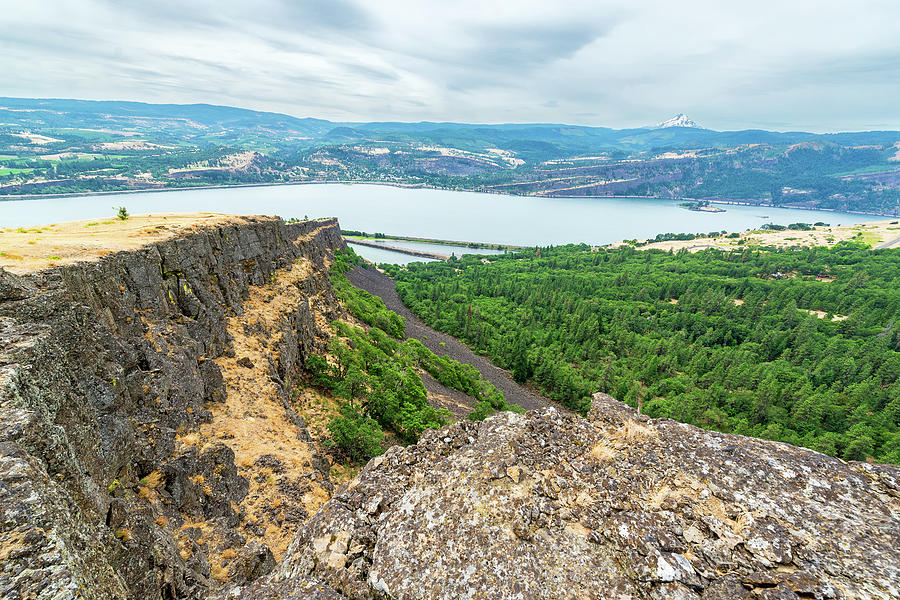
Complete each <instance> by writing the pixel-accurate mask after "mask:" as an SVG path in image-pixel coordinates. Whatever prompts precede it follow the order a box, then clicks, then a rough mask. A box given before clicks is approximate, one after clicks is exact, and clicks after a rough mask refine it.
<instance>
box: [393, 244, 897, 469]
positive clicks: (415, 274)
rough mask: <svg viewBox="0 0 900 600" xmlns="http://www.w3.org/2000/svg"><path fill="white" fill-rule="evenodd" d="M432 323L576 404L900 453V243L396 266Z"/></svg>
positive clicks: (404, 290)
mask: <svg viewBox="0 0 900 600" xmlns="http://www.w3.org/2000/svg"><path fill="white" fill-rule="evenodd" d="M392 275H393V276H394V277H395V278H396V279H397V281H398V284H397V289H398V292H399V294H400V296H401V298H402V299H403V300H404V302H405V303H406V304H407V305H408V306H410V308H411V309H412V310H413V311H415V312H416V313H417V314H419V315H420V316H421V317H422V318H423V319H424V320H425V321H426V322H428V323H429V324H430V325H431V326H433V327H435V328H437V329H440V330H443V331H446V332H448V333H451V334H453V335H456V336H459V337H460V338H462V339H464V340H465V341H466V342H467V343H469V344H470V345H471V346H472V347H473V348H475V349H476V350H477V351H481V352H484V353H486V354H487V355H489V356H490V358H491V359H492V360H493V361H494V362H495V363H496V364H498V365H500V366H502V367H504V368H507V369H510V370H511V371H512V372H513V374H514V376H515V378H516V379H517V380H518V381H526V380H528V381H531V382H533V383H534V384H535V385H537V386H538V387H539V388H540V389H541V390H542V391H543V392H544V393H545V394H546V395H548V396H549V397H551V398H553V399H555V400H558V401H560V402H562V403H564V404H566V405H567V406H569V407H572V408H574V409H577V410H580V411H582V412H584V411H585V410H586V409H587V407H588V403H589V395H590V394H591V393H593V392H597V391H604V392H607V393H610V394H612V395H614V396H616V397H617V398H619V399H622V400H624V401H626V402H628V403H629V404H632V405H634V406H637V405H639V404H640V405H641V407H642V410H643V411H644V412H645V413H647V414H649V415H652V416H654V417H671V418H674V419H678V420H680V421H684V422H688V423H693V424H697V425H700V426H703V427H706V428H710V429H716V430H720V431H725V432H734V433H740V434H745V435H751V436H756V437H762V438H766V439H773V440H781V441H786V442H790V443H793V444H797V445H802V446H807V447H810V448H813V449H816V450H819V451H822V452H825V453H828V454H832V455H835V456H840V457H842V458H845V459H854V460H865V459H867V458H874V459H876V460H879V461H887V462H894V463H900V431H898V422H900V382H898V376H900V352H898V350H900V287H898V286H897V284H896V282H897V281H898V280H900V252H898V251H893V250H884V251H877V252H873V251H871V250H869V249H868V248H867V247H866V246H863V245H859V244H848V243H844V244H840V245H838V246H836V247H834V248H832V249H825V248H811V249H794V250H782V251H762V250H759V249H747V250H743V251H735V252H731V253H724V252H721V251H718V250H706V251H703V252H699V253H696V254H690V253H687V252H679V253H675V254H672V253H666V252H663V251H638V250H635V249H633V248H629V247H624V248H618V249H612V250H605V249H601V250H599V251H591V250H590V248H588V247H587V246H566V247H557V248H552V247H551V248H541V249H536V250H530V251H525V252H521V253H517V254H510V255H507V256H502V257H498V258H494V257H492V259H491V262H488V263H485V262H483V261H482V259H481V258H480V257H464V258H463V259H462V260H451V261H448V262H435V263H428V264H413V265H410V266H409V267H408V268H400V267H395V268H393V270H392Z"/></svg>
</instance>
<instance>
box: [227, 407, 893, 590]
mask: <svg viewBox="0 0 900 600" xmlns="http://www.w3.org/2000/svg"><path fill="white" fill-rule="evenodd" d="M898 535H900V469H898V468H896V467H890V466H884V465H870V464H865V463H845V462H843V461H841V460H839V459H836V458H831V457H828V456H825V455H822V454H818V453H816V452H813V451H811V450H805V449H802V448H796V447H793V446H789V445H786V444H779V443H775V442H767V441H761V440H756V439H752V438H745V437H740V436H734V435H724V434H720V433H715V432H709V431H705V430H702V429H699V428H696V427H692V426H690V425H684V424H681V423H677V422H674V421H670V420H650V419H647V418H646V417H644V416H641V415H638V414H637V413H636V412H635V411H633V410H632V409H631V408H629V407H627V406H626V405H624V404H621V403H619V402H617V401H615V400H614V399H612V398H610V397H609V396H605V395H597V396H595V398H594V402H593V406H592V409H591V413H590V416H589V418H588V419H582V418H581V417H578V416H575V415H572V414H567V413H564V412H561V411H559V410H555V409H553V408H548V409H541V410H536V411H531V412H529V413H528V414H526V415H524V416H522V415H516V414H513V413H503V414H499V415H497V416H494V417H491V418H489V419H487V420H485V421H484V422H482V423H473V422H461V423H457V424H454V425H450V426H448V427H446V428H444V429H442V430H441V431H434V432H429V433H428V434H426V435H425V436H423V438H422V440H421V441H420V442H419V443H418V444H416V445H414V446H410V447H408V448H405V449H404V448H400V447H394V448H392V449H391V450H389V451H388V452H387V453H386V454H385V455H384V456H382V457H379V458H376V459H374V460H373V461H371V462H370V463H369V464H368V466H367V467H366V468H365V470H364V471H363V472H362V473H360V475H359V477H358V478H357V479H355V480H354V481H353V482H352V483H351V484H349V485H348V486H347V487H346V488H344V489H341V490H338V491H337V492H336V494H335V496H334V498H333V499H332V500H331V501H329V502H328V503H327V504H326V505H325V506H324V507H323V509H322V510H321V511H320V512H319V513H318V514H316V515H315V516H314V517H313V518H312V519H311V520H310V521H309V523H308V524H307V525H305V526H304V527H303V528H302V529H301V532H300V534H299V535H298V537H297V538H296V539H295V541H294V542H293V544H292V546H291V548H290V549H289V550H288V553H287V556H286V558H285V559H284V560H283V561H282V563H281V564H280V565H279V566H278V567H277V568H276V571H275V572H274V573H273V575H271V576H270V579H269V582H268V584H267V585H266V584H257V585H256V586H255V587H250V588H248V589H246V590H245V591H244V592H243V596H242V597H244V598H269V597H275V596H270V595H268V594H271V593H273V592H275V591H276V590H280V591H277V593H278V594H287V593H288V591H289V590H290V591H292V593H295V594H297V595H296V596H290V597H301V598H302V597H321V598H345V599H349V598H352V599H371V598H403V599H415V598H423V599H424V598H428V599H447V600H451V599H452V600H457V599H475V598H486V597H489V598H510V599H512V598H516V599H523V600H525V599H538V598H541V599H544V598H548V599H549V598H572V599H575V598H579V599H586V598H592V599H598V600H599V599H621V600H625V599H631V598H634V599H638V598H640V599H646V598H658V599H660V600H662V599H685V600H687V599H705V600H712V599H716V600H737V599H743V598H746V599H750V598H770V599H776V598H777V599H785V600H787V599H795V600H796V599H798V598H816V599H826V598H858V599H872V598H884V599H887V598H897V597H900V538H898ZM304 590H308V591H307V592H304ZM311 590H316V591H315V593H316V594H318V596H313V595H309V596H304V595H303V593H308V594H312V593H313V592H312V591H311ZM235 596H239V595H238V594H235Z"/></svg>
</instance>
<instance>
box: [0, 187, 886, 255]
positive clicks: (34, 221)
mask: <svg viewBox="0 0 900 600" xmlns="http://www.w3.org/2000/svg"><path fill="white" fill-rule="evenodd" d="M118 206H125V207H127V208H128V211H129V212H131V213H132V214H140V213H159V212H223V213H233V214H270V215H281V216H282V217H284V218H290V217H298V218H303V217H309V218H315V217H331V216H336V217H338V218H339V219H340V222H341V227H343V228H344V229H355V230H360V231H367V232H370V233H375V232H380V233H386V234H394V235H410V236H421V237H426V238H437V239H450V240H463V241H472V242H493V243H500V244H516V245H522V246H533V245H549V244H566V243H570V242H586V243H589V244H594V245H602V244H607V243H610V242H614V241H617V240H621V239H631V238H644V237H653V236H655V235H656V234H657V233H665V232H678V233H680V232H689V233H697V232H710V231H722V230H725V231H743V230H745V229H751V228H755V227H758V226H759V225H762V224H763V223H770V222H771V223H778V224H781V225H787V224H789V223H796V222H805V223H815V222H817V221H824V222H826V223H830V224H832V225H839V224H843V225H847V224H850V223H859V222H863V221H875V220H878V219H879V218H883V217H876V216H871V215H858V214H849V213H839V212H829V211H808V210H796V209H784V208H768V207H751V206H731V205H729V206H725V209H726V212H722V213H707V212H696V211H689V210H685V209H683V208H681V207H679V206H678V204H677V203H676V202H674V201H670V200H657V199H647V198H539V197H534V196H503V195H497V194H481V193H476V192H456V191H450V190H434V189H424V188H399V187H392V186H387V185H369V184H352V185H350V184H306V185H281V186H264V187H237V188H218V189H198V190H174V191H167V192H150V193H139V194H104V195H93V196H70V197H65V198H47V199H34V200H8V201H0V226H2V227H28V226H34V225H43V224H47V223H58V222H63V221H73V220H80V219H98V218H104V217H111V216H113V215H114V214H115V212H116V210H115V209H114V208H113V207H118ZM391 245H397V246H402V245H404V244H403V242H396V243H393V242H392V244H391ZM356 248H357V249H358V251H359V253H360V254H362V255H363V256H366V254H367V252H368V249H364V247H362V246H356ZM372 251H373V252H374V253H378V256H377V257H376V256H374V255H373V256H371V257H370V258H371V259H374V260H378V261H379V262H387V261H388V260H389V259H390V257H391V256H393V257H395V258H396V262H400V263H405V262H409V261H410V260H413V259H412V258H411V257H409V256H406V255H401V254H397V253H394V252H390V251H388V250H382V249H380V248H373V249H372ZM434 252H436V253H439V254H448V253H449V252H446V251H444V252H442V251H441V250H440V247H434Z"/></svg>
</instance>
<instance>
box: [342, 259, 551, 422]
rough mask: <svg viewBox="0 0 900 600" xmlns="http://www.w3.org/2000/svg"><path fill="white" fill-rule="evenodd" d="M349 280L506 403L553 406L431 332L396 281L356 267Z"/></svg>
mask: <svg viewBox="0 0 900 600" xmlns="http://www.w3.org/2000/svg"><path fill="white" fill-rule="evenodd" d="M347 279H349V280H350V283H352V284H353V285H354V286H356V287H357V288H359V289H362V290H365V291H367V292H369V293H370V294H374V295H375V296H378V297H379V298H381V299H382V300H383V301H384V304H385V305H386V306H387V307H388V308H389V309H391V310H392V311H394V312H396V313H397V314H398V315H400V316H402V317H403V318H404V319H406V336H407V337H411V338H416V339H417V340H419V341H420V342H422V343H423V344H424V345H425V346H426V347H427V348H428V349H429V350H431V351H432V352H434V353H435V354H437V355H439V356H449V357H450V358H453V359H455V360H458V361H459V362H461V363H468V364H470V365H472V366H473V367H475V368H476V369H478V370H479V371H480V372H481V375H482V377H484V378H485V379H486V380H488V381H490V382H491V383H492V384H494V386H495V387H496V388H497V389H499V390H500V391H501V392H503V396H504V397H505V398H506V401H507V402H509V403H515V404H518V405H520V406H521V407H522V408H524V409H525V410H532V409H535V408H541V407H543V406H550V405H551V404H552V403H551V402H550V400H547V399H546V398H543V397H541V396H540V395H538V394H537V393H535V392H533V391H531V390H530V389H528V388H526V387H525V386H522V385H519V384H518V383H516V382H515V380H513V378H512V377H510V375H509V373H507V372H506V371H504V370H503V369H500V368H497V367H496V366H494V365H493V364H491V362H490V361H489V360H488V359H487V358H486V357H484V356H481V355H479V354H475V353H474V352H472V350H471V349H470V348H469V347H468V346H466V345H465V344H463V343H462V342H460V341H459V340H458V339H456V338H455V337H453V336H450V335H447V334H446V333H441V332H440V331H437V330H436V329H432V328H431V327H429V326H428V325H426V324H425V323H424V322H422V320H421V319H420V318H419V317H417V316H416V315H414V314H413V313H412V312H411V311H410V310H409V309H408V308H406V305H404V304H403V302H401V301H400V297H399V296H398V295H397V290H396V289H395V288H394V285H395V283H394V280H393V279H391V278H390V277H388V276H387V275H385V274H384V273H381V272H380V271H376V270H375V269H372V268H364V267H356V268H355V269H353V270H352V271H350V272H349V273H347ZM441 342H443V344H444V345H443V346H442V345H441ZM426 383H428V382H426ZM435 383H437V382H435ZM445 390H446V388H445ZM444 393H446V392H444ZM460 396H461V397H463V398H468V400H469V402H474V401H473V400H472V399H471V398H469V397H468V396H465V395H464V394H459V393H457V394H454V399H458V398H459V397H460Z"/></svg>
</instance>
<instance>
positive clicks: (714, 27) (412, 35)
mask: <svg viewBox="0 0 900 600" xmlns="http://www.w3.org/2000/svg"><path fill="white" fill-rule="evenodd" d="M4 4H6V6H4ZM0 9H2V11H3V14H4V23H3V24H2V26H0V53H2V55H3V57H4V60H3V61H0V81H2V82H3V90H2V93H3V94H5V95H18V96H41V97H72V96H75V97H82V98H89V99H127V100H142V101H148V102H185V103H187V102H211V103H220V104H230V105H236V106H245V107H248V108H253V109H259V110H273V111H279V112H286V113H289V114H293V115H297V116H315V117H323V118H331V119H344V120H353V121H362V120H405V121H413V120H432V121H448V120H457V121H469V122H501V121H503V122H509V121H521V122H527V121H544V122H547V121H550V122H568V123H573V122H574V123H584V124H591V125H605V126H613V127H631V126H638V125H643V124H648V123H654V122H657V121H660V120H662V119H664V118H667V117H668V116H671V114H673V113H676V112H686V113H688V114H689V115H690V116H691V117H692V118H694V119H695V120H697V121H698V122H700V123H701V124H704V125H706V126H709V127H714V128H722V129H733V128H744V127H770V128H778V129H800V128H803V129H812V130H818V131H829V130H850V129H862V128H892V129H900V112H898V111H897V110H896V107H897V106H898V104H900V102H898V101H900V41H898V40H900V4H898V3H896V2H894V1H891V0H860V1H859V2H856V3H853V4H852V5H851V4H850V3H822V2H820V1H817V0H794V1H793V2H788V3H785V2H783V1H778V0H760V1H759V2H756V3H753V4H752V5H751V4H747V5H746V6H741V5H738V4H736V3H722V2H718V1H716V0H682V1H681V2H678V3H672V2H667V1H665V0H648V1H646V2H641V3H634V2H629V1H628V0H607V1H603V2H597V1H589V0H573V1H570V2H567V3H565V4H559V3H552V2H549V1H546V2H540V1H537V0H521V1H520V2H516V3H502V2H485V1H484V0H457V1H456V2H454V3H452V4H451V3H438V2H422V1H421V0H418V1H413V0H382V1H380V2H378V3H364V2H362V0H331V1H329V2H320V1H316V0H293V1H291V0H256V1H255V2H253V3H250V2H239V1H237V0H215V1H214V0H192V1H191V2H185V1H184V0H145V1H143V2H140V3H137V2H134V3H132V2H128V3H124V2H119V1H114V0H77V1H76V0H30V1H29V2H15V3H14V2H12V1H11V0H6V1H4V0H0Z"/></svg>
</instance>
